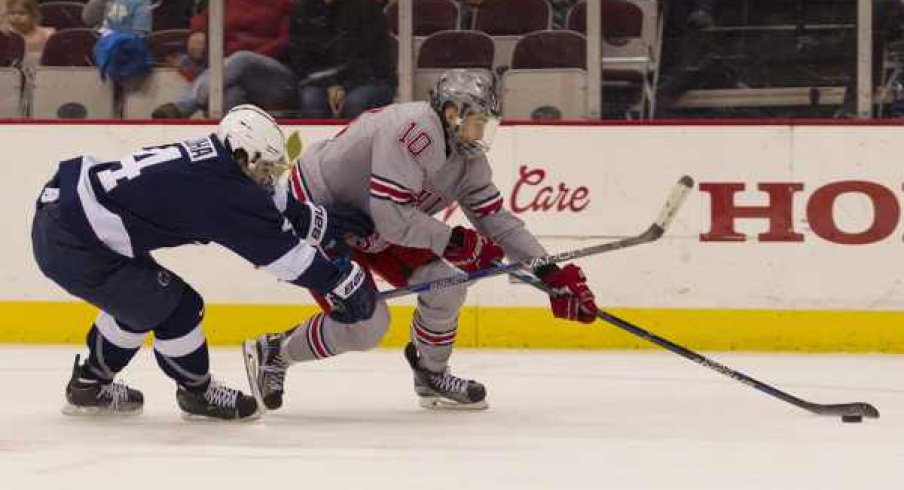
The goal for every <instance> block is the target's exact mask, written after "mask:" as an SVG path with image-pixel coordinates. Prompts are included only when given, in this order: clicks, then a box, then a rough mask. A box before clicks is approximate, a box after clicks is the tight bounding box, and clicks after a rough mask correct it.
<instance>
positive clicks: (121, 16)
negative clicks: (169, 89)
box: [82, 0, 154, 89]
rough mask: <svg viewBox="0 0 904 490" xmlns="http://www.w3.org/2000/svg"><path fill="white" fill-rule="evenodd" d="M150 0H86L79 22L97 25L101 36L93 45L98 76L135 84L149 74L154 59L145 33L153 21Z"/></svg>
mask: <svg viewBox="0 0 904 490" xmlns="http://www.w3.org/2000/svg"><path fill="white" fill-rule="evenodd" d="M152 8H153V6H152V4H151V0H88V3H86V4H85V7H84V8H83V9H82V22H84V23H85V25H88V26H97V27H99V29H98V30H99V31H100V35H101V36H100V39H98V40H97V43H96V44H95V45H94V62H95V63H96V64H97V67H98V69H99V70H100V76H101V79H103V80H106V79H107V77H110V78H112V79H113V80H114V81H115V82H117V83H119V84H123V86H125V87H127V88H130V89H131V88H134V87H135V82H139V83H140V81H141V80H143V79H144V78H145V77H147V75H148V74H150V72H151V69H152V68H153V67H154V59H153V56H152V55H151V49H150V46H148V42H147V36H148V34H150V33H151V25H152V22H153V18H152V14H151V9H152Z"/></svg>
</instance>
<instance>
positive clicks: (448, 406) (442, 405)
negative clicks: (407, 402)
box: [418, 396, 490, 410]
mask: <svg viewBox="0 0 904 490" xmlns="http://www.w3.org/2000/svg"><path fill="white" fill-rule="evenodd" d="M418 398H419V399H418V404H419V405H420V406H421V407H422V408H426V409H428V410H486V409H487V408H490V406H489V405H487V401H486V400H481V401H479V402H475V403H459V402H457V401H454V400H449V399H447V398H441V397H438V396H421V397H418Z"/></svg>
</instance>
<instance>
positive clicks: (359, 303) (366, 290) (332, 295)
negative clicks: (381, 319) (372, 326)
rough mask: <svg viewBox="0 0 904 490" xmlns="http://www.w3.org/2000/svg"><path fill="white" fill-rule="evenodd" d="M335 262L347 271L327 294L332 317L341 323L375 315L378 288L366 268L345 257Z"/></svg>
mask: <svg viewBox="0 0 904 490" xmlns="http://www.w3.org/2000/svg"><path fill="white" fill-rule="evenodd" d="M333 263H334V264H336V266H338V267H339V268H340V269H345V270H346V272H345V273H344V274H343V275H342V276H340V279H339V281H338V282H337V283H336V284H334V285H333V286H332V288H331V290H330V292H328V293H327V294H326V295H325V296H326V299H327V301H329V302H330V305H331V310H330V318H332V319H333V320H336V321H337V322H341V323H355V322H358V321H361V320H367V319H368V318H370V317H371V316H373V314H374V308H376V301H377V288H376V286H375V285H374V283H373V281H372V280H371V279H370V277H368V275H367V273H366V272H364V269H362V268H361V266H360V265H358V264H356V263H355V262H354V261H350V260H348V259H347V258H345V257H340V258H339V259H337V260H335V261H334V262H333Z"/></svg>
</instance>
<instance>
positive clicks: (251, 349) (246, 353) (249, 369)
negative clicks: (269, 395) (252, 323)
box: [242, 340, 267, 415]
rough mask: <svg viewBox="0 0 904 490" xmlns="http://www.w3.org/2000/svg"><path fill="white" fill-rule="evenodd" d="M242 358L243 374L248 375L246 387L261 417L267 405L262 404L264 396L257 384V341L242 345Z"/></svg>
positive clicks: (245, 342) (258, 372) (258, 363)
mask: <svg viewBox="0 0 904 490" xmlns="http://www.w3.org/2000/svg"><path fill="white" fill-rule="evenodd" d="M242 357H244V360H245V374H246V375H248V385H249V386H250V387H251V396H253V397H254V401H256V402H257V407H258V408H257V410H258V412H260V413H261V415H263V414H265V413H267V405H265V404H264V395H263V393H261V386H260V385H259V384H258V382H257V378H258V376H259V375H260V369H261V366H260V359H258V357H257V341H255V340H246V341H244V342H243V343H242Z"/></svg>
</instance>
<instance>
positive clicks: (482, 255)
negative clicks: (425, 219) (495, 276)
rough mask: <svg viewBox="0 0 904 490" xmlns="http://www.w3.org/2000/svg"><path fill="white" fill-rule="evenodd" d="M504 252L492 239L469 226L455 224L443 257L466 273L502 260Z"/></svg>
mask: <svg viewBox="0 0 904 490" xmlns="http://www.w3.org/2000/svg"><path fill="white" fill-rule="evenodd" d="M504 256H505V253H504V252H503V251H502V247H500V246H499V245H497V244H496V242H494V241H493V240H490V239H489V238H487V237H485V236H483V235H481V234H480V233H477V232H476V231H474V230H471V229H469V228H464V227H461V226H456V227H455V228H453V229H452V236H451V237H449V244H448V245H446V250H445V251H444V252H443V258H444V259H446V260H448V261H449V263H451V264H452V265H454V266H455V267H458V268H459V269H461V270H463V271H465V272H467V273H468V274H470V273H472V272H475V271H478V270H480V269H486V268H487V267H490V266H492V265H493V262H496V261H498V260H502V258H503V257H504Z"/></svg>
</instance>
